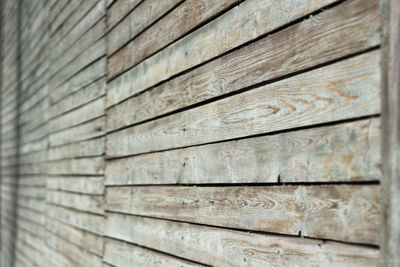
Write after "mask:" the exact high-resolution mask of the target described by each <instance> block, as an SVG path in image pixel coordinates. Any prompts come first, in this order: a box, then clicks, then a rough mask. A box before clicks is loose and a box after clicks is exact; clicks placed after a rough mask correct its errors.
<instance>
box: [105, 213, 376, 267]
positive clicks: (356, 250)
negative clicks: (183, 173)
mask: <svg viewBox="0 0 400 267" xmlns="http://www.w3.org/2000/svg"><path fill="white" fill-rule="evenodd" d="M105 235H106V236H111V237H114V238H118V239H120V240H124V241H127V242H132V243H135V244H138V245H141V246H145V247H149V248H153V249H156V250H159V251H163V252H166V253H169V254H172V255H179V256H180V257H184V258H186V259H190V260H193V261H197V262H199V263H203V264H209V265H213V266H276V265H279V266H293V265H297V266H321V265H325V266H377V265H378V257H379V251H378V250H377V249H371V248H365V247H358V246H352V245H345V244H339V243H335V242H322V241H318V240H310V239H302V238H295V237H293V238H289V237H283V236H273V235H261V234H253V233H247V232H238V231H231V230H225V229H219V228H214V227H206V226H199V225H193V224H188V223H179V222H172V221H164V220H156V219H150V218H140V217H136V216H129V215H120V214H108V216H107V217H106V226H105Z"/></svg>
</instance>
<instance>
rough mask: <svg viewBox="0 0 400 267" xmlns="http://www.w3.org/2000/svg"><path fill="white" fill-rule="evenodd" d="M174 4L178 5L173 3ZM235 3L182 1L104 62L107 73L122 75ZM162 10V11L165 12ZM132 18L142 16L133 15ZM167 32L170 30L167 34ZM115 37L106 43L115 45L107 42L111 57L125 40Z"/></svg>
mask: <svg viewBox="0 0 400 267" xmlns="http://www.w3.org/2000/svg"><path fill="white" fill-rule="evenodd" d="M147 2H148V1H146V2H144V3H143V5H144V4H146V3H147ZM174 2H179V1H178V0H174ZM238 2H239V1H238V0H223V1H221V0H187V1H184V2H183V3H182V4H181V5H180V6H178V7H177V8H175V9H174V10H173V11H171V12H170V13H169V14H168V15H166V16H165V17H164V18H162V19H160V20H159V21H157V23H155V24H154V25H152V26H151V27H150V28H149V29H147V30H146V31H145V32H143V33H142V34H140V35H139V36H137V37H136V38H135V39H134V40H132V41H130V42H129V43H128V44H127V45H126V46H124V47H123V48H121V49H120V50H118V51H117V52H116V53H115V54H114V55H112V56H111V57H110V58H109V61H108V68H109V69H111V72H114V71H115V72H117V71H118V69H121V70H122V71H123V70H124V69H125V68H126V67H131V66H135V65H136V64H138V63H139V62H140V61H142V60H143V59H145V58H147V57H148V56H151V55H152V54H154V53H155V52H157V51H158V50H160V49H161V48H163V47H165V46H167V45H169V44H170V43H172V42H174V41H175V40H177V39H178V38H180V37H182V36H184V35H185V34H186V33H188V32H190V31H191V30H192V29H194V28H195V27H196V26H198V25H201V24H202V23H204V22H206V21H207V20H209V19H211V18H213V17H214V16H216V15H217V14H219V13H221V12H223V11H224V10H226V9H227V8H229V7H230V6H232V5H234V4H236V3H238ZM141 6H142V5H140V6H139V7H138V8H137V9H136V10H138V11H139V12H140V10H139V9H140V7H141ZM160 6H161V5H160ZM160 8H163V7H160ZM162 10H164V11H166V10H167V9H162ZM132 13H135V12H132ZM139 14H140V13H139ZM132 15H136V14H132ZM136 17H144V16H137V15H136ZM119 25H121V27H128V26H129V25H126V26H125V25H123V23H121V24H119ZM118 27H119V26H118ZM118 27H117V28H118ZM170 29H174V30H173V31H171V30H170ZM116 35H117V36H120V35H122V36H126V35H127V34H120V33H117V34H116ZM117 36H115V35H113V34H112V32H111V33H110V38H109V40H115V43H116V44H114V43H113V42H109V44H110V46H111V48H110V51H109V52H111V53H112V52H114V51H116V49H117V48H119V47H120V46H121V45H120V43H122V44H124V43H125V42H126V41H125V40H126V39H124V40H122V41H119V40H120V38H118V37H117ZM128 37H129V36H128ZM128 40H129V39H128ZM117 42H118V43H117Z"/></svg>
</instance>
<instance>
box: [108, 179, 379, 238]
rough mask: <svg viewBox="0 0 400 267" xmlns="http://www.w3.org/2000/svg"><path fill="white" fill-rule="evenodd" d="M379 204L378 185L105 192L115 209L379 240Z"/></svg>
mask: <svg viewBox="0 0 400 267" xmlns="http://www.w3.org/2000/svg"><path fill="white" fill-rule="evenodd" d="M379 205H380V202H379V186H378V185H371V186H369V185H368V186H364V185H360V186H355V185H334V186H262V187H174V186H162V187H160V186H156V187H148V186H146V187H110V188H107V193H106V208H107V210H110V211H118V212H123V213H129V214H134V215H143V216H149V217H156V218H165V219H172V220H179V221H186V222H194V223H200V224H208V225H215V226H222V227H230V228H240V229H244V230H256V231H264V232H273V233H281V234H290V235H301V236H306V237H315V238H324V239H332V240H341V241H349V242H357V243H367V244H375V245H378V244H379ZM356 218H357V219H356Z"/></svg>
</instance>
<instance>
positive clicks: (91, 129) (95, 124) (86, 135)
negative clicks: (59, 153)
mask: <svg viewBox="0 0 400 267" xmlns="http://www.w3.org/2000/svg"><path fill="white" fill-rule="evenodd" d="M104 128H105V119H104V117H101V118H98V119H96V120H93V121H91V122H88V123H85V124H82V125H78V126H75V127H72V128H69V129H66V130H63V131H61V132H57V133H53V134H50V135H49V145H50V146H51V147H54V146H59V145H65V144H70V143H73V142H79V141H83V140H88V139H91V138H95V137H100V136H103V135H104V134H105V131H104Z"/></svg>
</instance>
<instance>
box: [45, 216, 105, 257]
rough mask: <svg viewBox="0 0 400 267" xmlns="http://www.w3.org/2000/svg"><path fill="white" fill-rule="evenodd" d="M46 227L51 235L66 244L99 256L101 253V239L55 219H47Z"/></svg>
mask: <svg viewBox="0 0 400 267" xmlns="http://www.w3.org/2000/svg"><path fill="white" fill-rule="evenodd" d="M46 227H47V229H48V230H49V231H51V232H52V233H54V234H56V235H58V236H59V237H61V238H63V239H65V241H66V242H70V243H72V244H75V245H78V246H81V247H84V248H86V249H87V250H89V251H91V252H93V253H95V254H97V255H99V256H101V255H102V253H103V252H102V251H103V242H104V241H103V237H101V236H98V235H95V234H92V233H90V232H86V231H82V230H79V229H77V228H74V227H72V226H70V225H68V224H65V223H62V222H59V221H57V220H55V219H48V220H47V223H46Z"/></svg>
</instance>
